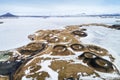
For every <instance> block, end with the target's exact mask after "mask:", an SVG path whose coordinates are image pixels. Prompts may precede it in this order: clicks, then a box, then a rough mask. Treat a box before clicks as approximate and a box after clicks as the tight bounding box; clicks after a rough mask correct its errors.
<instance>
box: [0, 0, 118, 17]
mask: <svg viewBox="0 0 120 80" xmlns="http://www.w3.org/2000/svg"><path fill="white" fill-rule="evenodd" d="M6 12H11V13H13V14H17V15H55V14H56V15H58V14H60V15H63V14H80V13H86V14H101V13H120V0H0V14H4V13H6Z"/></svg>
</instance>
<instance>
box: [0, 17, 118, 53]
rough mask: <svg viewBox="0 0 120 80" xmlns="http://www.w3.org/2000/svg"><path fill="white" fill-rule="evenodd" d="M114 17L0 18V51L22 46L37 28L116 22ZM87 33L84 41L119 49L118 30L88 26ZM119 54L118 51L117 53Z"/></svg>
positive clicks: (114, 49)
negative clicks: (87, 36)
mask: <svg viewBox="0 0 120 80" xmlns="http://www.w3.org/2000/svg"><path fill="white" fill-rule="evenodd" d="M116 20H117V19H115V18H100V17H73V18H71V17H68V18H57V17H54V18H18V19H0V22H1V21H3V22H4V23H3V24H0V51H2V50H8V49H13V48H17V47H20V46H23V45H25V44H27V43H29V42H30V40H29V39H28V38H27V36H28V35H29V34H32V33H34V32H35V31H37V30H39V29H59V28H63V27H64V26H66V25H79V24H83V23H104V24H117V22H116ZM88 33H89V34H90V35H92V36H89V37H91V38H89V39H90V40H89V39H87V38H85V40H83V41H84V42H86V43H94V44H98V45H101V46H102V45H103V44H104V46H105V47H109V48H110V49H112V50H113V51H116V52H119V51H120V50H119V49H120V35H119V34H120V31H118V30H112V29H106V28H94V27H89V28H88ZM119 54H120V53H119Z"/></svg>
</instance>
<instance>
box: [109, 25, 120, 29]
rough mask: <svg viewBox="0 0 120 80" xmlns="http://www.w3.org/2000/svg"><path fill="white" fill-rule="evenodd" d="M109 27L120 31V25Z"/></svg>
mask: <svg viewBox="0 0 120 80" xmlns="http://www.w3.org/2000/svg"><path fill="white" fill-rule="evenodd" d="M109 27H110V28H114V29H117V30H120V24H115V25H112V26H109Z"/></svg>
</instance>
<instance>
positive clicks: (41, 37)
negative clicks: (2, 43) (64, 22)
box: [0, 23, 120, 80]
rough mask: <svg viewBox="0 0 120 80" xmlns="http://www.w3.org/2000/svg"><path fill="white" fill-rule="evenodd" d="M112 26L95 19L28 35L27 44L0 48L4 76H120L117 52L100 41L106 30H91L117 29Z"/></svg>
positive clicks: (69, 79) (46, 79)
mask: <svg viewBox="0 0 120 80" xmlns="http://www.w3.org/2000/svg"><path fill="white" fill-rule="evenodd" d="M112 26H113V25H105V24H96V23H94V24H81V25H70V26H66V27H65V28H61V29H51V30H50V29H49V30H48V29H44V30H43V29H41V30H38V31H36V32H35V33H33V34H31V35H29V36H28V38H29V39H30V40H31V42H30V43H28V44H27V45H24V46H22V47H18V48H15V49H10V50H7V51H1V52H0V53H1V55H2V58H1V61H0V65H1V67H0V75H2V76H1V79H2V78H9V80H74V79H78V80H79V79H83V80H88V79H90V80H95V79H96V80H103V79H106V80H107V79H108V80H109V79H111V80H114V79H118V80H119V79H120V72H119V70H120V65H119V63H118V62H119V61H120V60H119V58H117V54H116V53H115V52H112V50H110V49H107V46H108V45H105V46H104V44H101V41H102V40H99V36H100V37H102V38H103V36H104V35H103V33H99V31H92V30H90V29H91V27H93V28H94V30H97V29H98V30H99V29H102V28H104V30H105V29H109V30H118V27H117V28H115V27H112ZM95 28H96V29H95ZM93 32H95V35H97V36H94V35H93V34H91V33H93ZM102 38H100V39H102ZM99 41H100V42H99ZM4 57H5V59H3V58H4ZM6 65H9V66H7V67H4V66H6ZM7 76H8V77H7Z"/></svg>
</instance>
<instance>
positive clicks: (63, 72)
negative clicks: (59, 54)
mask: <svg viewBox="0 0 120 80" xmlns="http://www.w3.org/2000/svg"><path fill="white" fill-rule="evenodd" d="M49 67H50V68H52V69H53V70H54V71H57V72H58V73H59V76H58V78H59V80H63V79H64V78H69V77H74V78H79V77H80V76H79V75H78V73H86V74H87V75H92V74H95V75H96V77H98V76H99V75H98V74H97V73H95V72H94V70H93V69H92V68H90V67H87V66H84V65H82V64H71V63H70V62H67V61H63V60H56V61H53V62H52V63H51V65H50V66H49ZM83 76H84V75H83Z"/></svg>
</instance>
